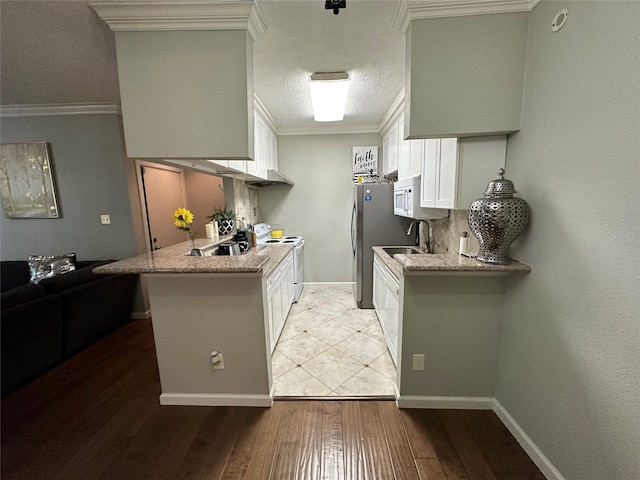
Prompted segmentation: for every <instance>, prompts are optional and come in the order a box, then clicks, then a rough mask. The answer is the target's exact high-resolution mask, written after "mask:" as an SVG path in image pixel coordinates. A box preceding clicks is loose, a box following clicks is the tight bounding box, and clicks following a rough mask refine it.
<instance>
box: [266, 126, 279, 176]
mask: <svg viewBox="0 0 640 480" xmlns="http://www.w3.org/2000/svg"><path fill="white" fill-rule="evenodd" d="M267 140H268V144H269V155H268V160H267V168H268V169H269V170H278V139H277V137H276V134H275V133H273V132H272V131H271V130H270V129H267Z"/></svg>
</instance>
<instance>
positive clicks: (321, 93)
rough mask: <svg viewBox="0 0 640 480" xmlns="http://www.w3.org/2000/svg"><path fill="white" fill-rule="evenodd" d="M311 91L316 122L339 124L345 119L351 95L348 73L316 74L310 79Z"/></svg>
mask: <svg viewBox="0 0 640 480" xmlns="http://www.w3.org/2000/svg"><path fill="white" fill-rule="evenodd" d="M309 90H310V91H311V105H312V107H313V119H314V120H315V121H316V122H337V121H340V120H342V119H343V118H344V107H345V105H346V103H347V94H348V93H349V74H348V73H346V72H337V73H314V74H313V75H311V77H309Z"/></svg>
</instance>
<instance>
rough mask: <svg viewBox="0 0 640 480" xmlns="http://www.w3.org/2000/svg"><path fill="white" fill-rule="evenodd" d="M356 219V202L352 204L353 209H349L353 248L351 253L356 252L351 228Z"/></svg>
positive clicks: (352, 228)
mask: <svg viewBox="0 0 640 480" xmlns="http://www.w3.org/2000/svg"><path fill="white" fill-rule="evenodd" d="M355 219H356V204H355V203H354V204H353V210H351V250H353V254H354V255H355V254H356V243H355V238H353V230H354V222H355Z"/></svg>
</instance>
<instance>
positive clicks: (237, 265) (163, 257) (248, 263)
mask: <svg viewBox="0 0 640 480" xmlns="http://www.w3.org/2000/svg"><path fill="white" fill-rule="evenodd" d="M229 238H231V237H229ZM225 240H226V237H222V238H220V239H218V241H216V242H212V241H211V240H207V239H198V240H196V247H197V248H202V247H203V246H205V245H216V244H218V243H221V242H223V241H225ZM191 247H192V245H191V242H183V243H180V244H177V245H173V246H170V247H167V248H164V249H162V251H156V252H151V253H144V254H141V255H138V256H136V257H131V258H126V259H123V260H118V261H115V262H112V263H109V264H106V265H101V266H99V267H96V268H94V269H93V272H94V273H97V274H143V275H144V274H159V275H162V274H165V275H166V274H207V273H210V274H234V273H235V274H262V275H268V274H269V272H270V271H272V270H273V269H274V268H276V267H277V266H278V265H279V264H280V262H282V261H283V260H284V259H285V258H286V257H287V255H288V253H289V252H290V251H291V250H292V249H293V247H292V246H291V245H276V246H269V245H258V246H256V247H254V248H252V249H251V250H250V251H249V252H248V253H246V254H242V255H237V256H204V257H195V256H189V255H187V252H189V251H190V250H191Z"/></svg>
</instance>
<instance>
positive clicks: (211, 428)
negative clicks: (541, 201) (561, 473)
mask: <svg viewBox="0 0 640 480" xmlns="http://www.w3.org/2000/svg"><path fill="white" fill-rule="evenodd" d="M159 394H160V383H159V379H158V372H157V366H156V360H155V351H154V345H153V336H152V330H151V323H150V321H135V322H133V323H131V324H129V325H127V326H126V327H124V328H122V329H121V330H119V331H118V332H116V333H115V334H113V335H112V336H110V337H109V338H107V339H105V340H103V341H101V342H100V343H98V344H96V345H94V346H93V347H91V348H90V349H88V350H85V351H84V352H82V353H81V354H79V355H77V356H76V357H74V358H72V359H71V360H70V361H67V362H66V363H64V364H62V365H60V366H59V367H57V368H56V369H54V370H52V371H51V372H49V373H47V374H46V375H44V376H42V377H40V378H39V379H37V380H36V381H34V382H32V383H31V384H29V385H27V386H26V387H24V388H22V389H21V390H18V391H16V392H14V393H12V394H10V395H8V396H6V397H5V398H3V399H2V431H1V432H2V439H1V440H2V445H1V446H2V450H1V458H2V471H1V477H2V479H3V480H14V479H24V480H27V479H29V480H33V479H38V480H42V479H47V480H48V479H51V480H54V479H65V480H75V479H82V480H89V479H109V480H111V479H135V480H139V479H153V480H156V479H158V480H160V479H171V480H176V479H256V480H266V479H278V480H280V479H304V480H307V479H310V480H313V479H344V480H350V479H363V480H364V479H372V480H380V479H422V480H425V479H429V480H440V479H446V480H452V479H460V480H461V479H469V480H475V479H510V480H511V479H513V480H525V479H544V476H543V475H542V473H541V472H540V471H539V470H538V469H537V467H536V466H535V465H534V464H533V462H532V461H531V460H530V459H529V458H528V457H527V455H526V454H525V453H524V451H523V450H522V449H521V448H520V446H519V445H518V444H517V442H516V441H515V440H514V438H513V437H512V436H511V434H510V433H509V432H508V430H507V429H506V428H505V427H504V426H503V425H502V423H501V422H500V420H499V419H498V418H497V417H496V415H495V414H494V413H493V412H490V411H460V410H414V409H407V410H399V409H398V408H397V407H396V406H395V403H394V402H384V401H366V400H363V401H346V400H345V401H339V400H336V401H311V400H310V401H277V402H275V403H274V405H273V407H272V408H247V407H174V406H160V404H159V401H158V396H159Z"/></svg>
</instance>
